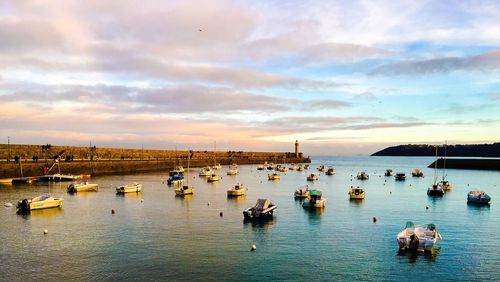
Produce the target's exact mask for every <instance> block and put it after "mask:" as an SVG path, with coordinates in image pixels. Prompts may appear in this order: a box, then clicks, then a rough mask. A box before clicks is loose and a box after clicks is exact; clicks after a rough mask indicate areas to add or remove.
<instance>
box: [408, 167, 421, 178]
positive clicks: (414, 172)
mask: <svg viewBox="0 0 500 282" xmlns="http://www.w3.org/2000/svg"><path fill="white" fill-rule="evenodd" d="M411 176H413V177H423V176H424V172H423V171H421V170H420V169H418V168H414V169H413V170H412V171H411Z"/></svg>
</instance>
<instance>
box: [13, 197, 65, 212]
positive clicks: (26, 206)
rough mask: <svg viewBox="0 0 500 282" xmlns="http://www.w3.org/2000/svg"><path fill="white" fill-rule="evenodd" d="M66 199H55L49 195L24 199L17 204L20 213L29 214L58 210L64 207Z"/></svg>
mask: <svg viewBox="0 0 500 282" xmlns="http://www.w3.org/2000/svg"><path fill="white" fill-rule="evenodd" d="M63 201H64V199H62V198H53V197H51V196H49V195H41V196H38V197H35V198H32V199H23V200H21V201H19V202H17V212H18V213H28V212H30V211H32V210H41V209H50V208H58V207H60V206H62V203H63Z"/></svg>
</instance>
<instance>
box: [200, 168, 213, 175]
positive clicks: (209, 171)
mask: <svg viewBox="0 0 500 282" xmlns="http://www.w3.org/2000/svg"><path fill="white" fill-rule="evenodd" d="M213 173H214V171H213V170H212V168H211V167H209V166H206V167H204V168H202V169H201V171H200V174H199V175H200V176H210V175H212V174H213Z"/></svg>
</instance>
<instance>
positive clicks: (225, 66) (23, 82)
mask: <svg viewBox="0 0 500 282" xmlns="http://www.w3.org/2000/svg"><path fill="white" fill-rule="evenodd" d="M498 15H500V2H498V1H347V2H344V1H168V2H165V1H140V2H139V1H135V2H134V1H6V2H4V3H0V66H1V72H0V101H1V103H2V111H1V112H0V120H1V125H0V138H2V139H3V141H1V142H2V143H7V137H8V136H9V138H10V142H11V143H19V144H47V143H51V144H58V145H76V146H86V145H88V144H89V142H92V144H96V145H97V146H100V147H115V148H119V147H124V148H140V147H141V146H144V148H149V149H174V148H178V149H182V150H185V149H194V150H211V149H213V145H214V141H217V149H218V150H237V151H239V150H245V151H292V150H293V143H294V142H295V140H299V142H300V143H301V151H303V152H304V154H306V155H352V154H371V153H373V152H375V151H377V150H380V149H382V148H384V147H387V146H392V145H398V144H410V143H411V144H417V143H432V144H442V143H444V142H445V140H446V141H447V142H448V143H449V144H457V143H458V144H470V143H491V142H498V141H499V138H498V133H499V132H500V114H499V113H500V25H499V24H498Z"/></svg>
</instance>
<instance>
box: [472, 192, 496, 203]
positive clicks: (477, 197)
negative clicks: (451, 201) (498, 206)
mask: <svg viewBox="0 0 500 282" xmlns="http://www.w3.org/2000/svg"><path fill="white" fill-rule="evenodd" d="M490 201H491V197H490V196H489V195H488V194H486V193H485V192H484V191H470V192H469V193H468V194H467V203H469V204H483V205H486V204H489V203H490Z"/></svg>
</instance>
